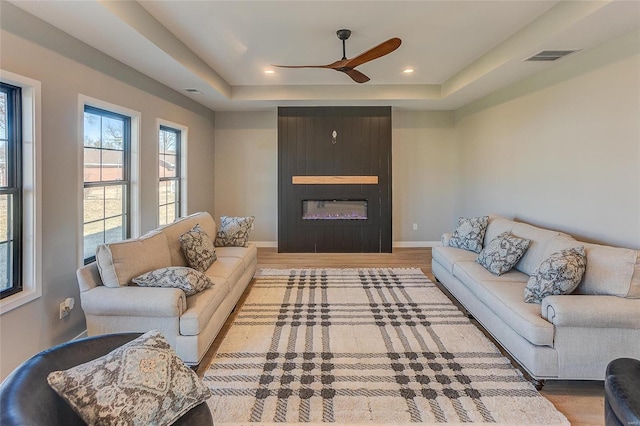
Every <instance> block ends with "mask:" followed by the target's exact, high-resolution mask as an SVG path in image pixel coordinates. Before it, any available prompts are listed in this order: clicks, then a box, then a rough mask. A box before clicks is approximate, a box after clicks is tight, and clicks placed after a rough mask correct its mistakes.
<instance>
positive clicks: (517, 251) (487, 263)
mask: <svg viewBox="0 0 640 426" xmlns="http://www.w3.org/2000/svg"><path fill="white" fill-rule="evenodd" d="M530 242H531V241H530V240H525V239H524V238H518V237H515V236H513V235H510V234H509V233H508V232H503V233H502V234H500V235H498V236H497V237H495V238H494V239H493V240H491V241H490V242H489V244H487V246H486V247H485V248H483V249H482V251H481V252H480V254H479V255H478V259H476V261H477V262H478V263H479V264H481V265H482V266H484V267H485V269H486V270H487V271H489V272H491V273H492V274H494V275H502V274H504V273H505V272H509V271H510V270H511V268H513V267H514V266H515V264H516V263H518V260H520V258H521V257H522V256H523V255H524V253H525V251H527V249H528V248H529V243H530Z"/></svg>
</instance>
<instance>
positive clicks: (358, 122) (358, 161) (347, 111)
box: [278, 107, 392, 253]
mask: <svg viewBox="0 0 640 426" xmlns="http://www.w3.org/2000/svg"><path fill="white" fill-rule="evenodd" d="M391 211H392V209H391V107H279V108H278V252H280V253H391V246H392V235H391Z"/></svg>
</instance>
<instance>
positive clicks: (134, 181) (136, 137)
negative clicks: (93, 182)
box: [76, 94, 142, 267]
mask: <svg viewBox="0 0 640 426" xmlns="http://www.w3.org/2000/svg"><path fill="white" fill-rule="evenodd" d="M85 105H88V106H92V107H95V108H100V109H104V110H107V111H113V112H116V113H118V114H121V115H126V116H127V117H129V118H130V119H131V141H130V149H131V153H130V162H131V170H130V171H129V176H130V182H129V185H130V191H131V195H130V197H131V200H130V203H131V206H130V209H131V210H130V212H129V220H130V221H131V223H130V226H131V228H130V229H131V231H130V232H131V235H130V237H131V238H137V237H139V236H140V228H141V225H140V221H141V219H140V218H141V214H140V123H141V119H142V114H141V113H140V112H138V111H135V110H132V109H129V108H125V107H122V106H120V105H115V104H112V103H110V102H107V101H103V100H101V99H96V98H92V97H90V96H86V95H83V94H79V95H78V176H81V177H82V176H84V107H85ZM83 194H84V178H80V179H78V212H79V213H78V217H79V218H80V219H81V220H79V221H78V222H79V223H78V244H77V245H76V246H77V259H78V267H80V266H83V265H84V226H83V222H84V220H83V219H82V218H83V217H84V196H83Z"/></svg>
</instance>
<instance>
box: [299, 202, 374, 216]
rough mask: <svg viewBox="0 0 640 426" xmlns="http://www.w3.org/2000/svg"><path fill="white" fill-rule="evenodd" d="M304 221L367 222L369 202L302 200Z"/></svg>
mask: <svg viewBox="0 0 640 426" xmlns="http://www.w3.org/2000/svg"><path fill="white" fill-rule="evenodd" d="M302 219H303V220H367V219H368V216H367V200H302Z"/></svg>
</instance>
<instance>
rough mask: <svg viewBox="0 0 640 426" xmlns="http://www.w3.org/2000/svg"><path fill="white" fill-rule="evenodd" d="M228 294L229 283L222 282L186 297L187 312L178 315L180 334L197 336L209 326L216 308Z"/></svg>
mask: <svg viewBox="0 0 640 426" xmlns="http://www.w3.org/2000/svg"><path fill="white" fill-rule="evenodd" d="M228 293H229V282H228V281H227V280H222V283H221V284H220V280H219V283H216V284H215V285H214V286H213V287H211V288H208V289H206V290H203V291H201V292H200V293H197V294H194V295H193V296H189V297H187V310H186V311H185V312H184V313H183V314H182V315H180V334H181V335H183V336H197V335H198V334H200V332H201V331H202V330H204V328H205V327H206V326H207V324H209V321H210V320H211V317H212V316H213V314H214V313H215V312H216V310H217V309H218V306H220V304H221V303H222V301H223V300H224V299H225V298H226V297H227V294H228Z"/></svg>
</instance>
